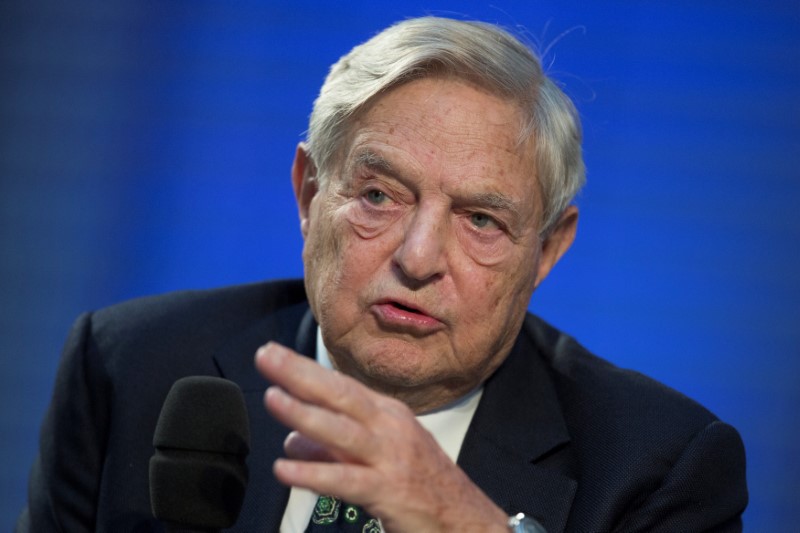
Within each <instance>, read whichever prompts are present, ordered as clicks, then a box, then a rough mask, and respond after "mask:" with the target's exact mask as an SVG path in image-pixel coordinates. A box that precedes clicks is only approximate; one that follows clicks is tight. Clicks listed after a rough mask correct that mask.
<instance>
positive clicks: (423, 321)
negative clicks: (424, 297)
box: [371, 298, 444, 333]
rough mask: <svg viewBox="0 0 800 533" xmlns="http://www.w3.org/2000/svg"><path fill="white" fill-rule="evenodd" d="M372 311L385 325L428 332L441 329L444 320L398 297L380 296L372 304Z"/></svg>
mask: <svg viewBox="0 0 800 533" xmlns="http://www.w3.org/2000/svg"><path fill="white" fill-rule="evenodd" d="M371 307H372V311H373V313H374V314H375V315H376V316H377V318H378V320H379V321H380V322H381V323H383V324H384V325H386V326H392V327H398V328H401V329H406V328H408V329H410V330H413V331H416V332H418V333H429V332H433V331H436V330H439V329H441V328H442V327H443V326H444V321H443V320H441V319H440V318H439V317H437V316H435V315H434V314H432V313H431V312H429V311H428V310H427V309H425V308H421V307H419V306H418V305H415V304H411V303H409V302H407V301H405V300H402V299H398V298H382V299H380V300H378V301H376V302H375V303H373V304H372V306H371Z"/></svg>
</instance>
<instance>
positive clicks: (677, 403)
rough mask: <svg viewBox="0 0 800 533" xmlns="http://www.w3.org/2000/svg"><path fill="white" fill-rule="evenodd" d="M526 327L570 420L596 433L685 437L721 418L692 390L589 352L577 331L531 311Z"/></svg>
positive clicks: (603, 434) (643, 436)
mask: <svg viewBox="0 0 800 533" xmlns="http://www.w3.org/2000/svg"><path fill="white" fill-rule="evenodd" d="M525 329H526V331H527V332H528V333H529V334H530V335H531V337H532V338H533V339H534V343H535V345H536V346H537V349H538V352H539V354H540V355H541V356H542V357H543V358H544V359H545V361H546V363H547V365H548V367H549V368H550V371H551V375H552V377H553V381H554V383H555V386H556V389H557V391H558V396H559V400H560V401H561V403H562V407H563V408H564V410H565V413H566V416H567V419H568V423H570V425H574V426H580V428H581V430H585V429H586V428H593V429H594V431H595V432H596V433H597V434H598V437H599V438H600V437H602V436H607V437H608V438H613V437H615V436H616V437H622V436H624V435H628V438H630V437H631V436H632V435H637V436H636V437H635V438H638V439H642V440H648V438H652V440H653V441H654V442H653V443H652V444H658V441H660V440H662V439H666V440H670V439H675V440H676V441H685V440H687V439H689V438H691V437H692V436H693V435H695V434H696V433H698V432H699V431H701V430H702V429H703V428H705V427H706V426H708V425H709V424H711V423H712V422H714V421H715V420H717V417H716V416H715V415H714V414H713V413H711V412H710V411H709V410H708V409H706V408H705V407H703V406H702V405H700V404H699V403H698V402H696V401H695V400H693V399H691V398H689V397H688V396H686V395H684V394H682V393H681V392H678V391H676V390H675V389H673V388H671V387H668V386H667V385H664V384H662V383H660V382H658V381H656V380H654V379H652V378H650V377H648V376H645V375H644V374H641V373H639V372H636V371H634V370H629V369H624V368H620V367H618V366H616V365H614V364H612V363H610V362H608V361H606V360H604V359H602V358H600V357H597V356H596V355H594V354H592V353H591V352H589V351H588V350H587V349H586V348H584V347H583V346H582V345H581V344H580V343H578V342H577V341H576V340H575V339H574V338H573V337H571V336H569V335H567V334H565V333H563V332H561V331H559V330H557V329H555V328H554V327H552V326H550V325H549V324H547V323H546V322H544V321H543V320H541V319H540V318H538V317H535V316H533V315H529V316H528V318H527V319H526V323H525Z"/></svg>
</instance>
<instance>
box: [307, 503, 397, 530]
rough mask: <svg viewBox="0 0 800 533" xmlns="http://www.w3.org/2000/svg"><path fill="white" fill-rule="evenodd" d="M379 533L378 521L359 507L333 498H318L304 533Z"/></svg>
mask: <svg viewBox="0 0 800 533" xmlns="http://www.w3.org/2000/svg"><path fill="white" fill-rule="evenodd" d="M337 531H342V532H347V533H381V525H380V523H378V520H377V519H375V518H372V517H371V516H369V515H368V514H367V513H365V512H364V510H363V509H361V507H358V506H357V505H351V504H349V503H345V502H343V501H342V500H339V499H338V498H334V497H333V496H320V497H319V499H318V500H317V504H316V505H315V506H314V512H313V513H312V514H311V520H310V521H309V522H308V527H307V528H306V533H335V532H337Z"/></svg>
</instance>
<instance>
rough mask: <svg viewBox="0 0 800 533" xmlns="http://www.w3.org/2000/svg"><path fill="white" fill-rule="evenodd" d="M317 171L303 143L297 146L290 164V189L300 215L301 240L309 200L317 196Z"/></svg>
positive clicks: (306, 229)
mask: <svg viewBox="0 0 800 533" xmlns="http://www.w3.org/2000/svg"><path fill="white" fill-rule="evenodd" d="M316 174H317V169H316V166H315V165H314V162H313V161H312V159H311V155H310V154H309V153H308V149H307V147H306V145H305V143H302V142H301V143H300V144H298V145H297V151H296V152H295V155H294V162H293V163H292V188H293V189H294V197H295V200H296V201H297V211H298V214H299V215H300V232H301V233H302V234H303V238H305V237H306V235H307V234H308V225H309V216H310V212H311V200H312V199H313V198H314V196H315V195H316V194H317V191H318V189H319V183H318V181H317V176H316Z"/></svg>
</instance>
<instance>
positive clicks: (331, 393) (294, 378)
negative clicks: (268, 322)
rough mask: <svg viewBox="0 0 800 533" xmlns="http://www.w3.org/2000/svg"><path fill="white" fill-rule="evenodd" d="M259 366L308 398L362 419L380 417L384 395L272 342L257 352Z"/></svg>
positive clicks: (294, 393)
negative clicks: (378, 413)
mask: <svg viewBox="0 0 800 533" xmlns="http://www.w3.org/2000/svg"><path fill="white" fill-rule="evenodd" d="M256 367H257V368H258V370H259V371H260V372H261V373H262V374H263V375H264V377H266V378H267V379H268V380H269V381H271V382H272V383H274V384H275V385H279V386H280V387H281V388H283V389H285V390H286V391H287V392H289V393H290V394H291V395H292V396H295V397H297V398H299V399H301V400H303V401H305V402H308V403H312V404H315V405H319V406H321V407H325V408H327V409H330V410H332V411H336V412H341V413H344V414H347V415H348V416H351V417H353V418H354V419H356V420H359V421H368V420H372V419H375V418H377V410H378V405H380V404H381V402H382V401H383V397H382V396H380V395H379V394H377V393H375V392H374V391H372V390H370V389H369V388H367V387H366V386H364V385H362V384H361V383H359V382H357V381H356V380H354V379H352V378H350V377H348V376H345V375H344V374H341V373H339V372H333V371H330V370H328V369H326V368H323V367H322V366H320V365H318V364H317V363H316V362H314V361H313V360H311V359H309V358H308V357H304V356H301V355H298V354H296V353H295V352H293V351H292V350H290V349H288V348H286V347H284V346H281V345H279V344H276V343H273V342H270V343H268V344H266V345H265V346H262V347H261V348H259V349H258V351H257V352H256Z"/></svg>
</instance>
